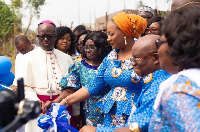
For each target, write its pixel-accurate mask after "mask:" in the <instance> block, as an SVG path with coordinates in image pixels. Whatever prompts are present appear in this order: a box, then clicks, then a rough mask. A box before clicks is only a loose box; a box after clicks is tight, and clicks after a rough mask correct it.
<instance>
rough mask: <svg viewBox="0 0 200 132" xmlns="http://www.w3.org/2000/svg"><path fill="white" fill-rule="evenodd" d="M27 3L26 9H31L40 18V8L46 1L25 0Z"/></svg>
mask: <svg viewBox="0 0 200 132" xmlns="http://www.w3.org/2000/svg"><path fill="white" fill-rule="evenodd" d="M25 1H26V2H27V5H26V7H27V8H31V9H32V11H33V13H34V15H37V17H38V18H39V14H40V7H41V6H42V5H44V4H45V0H25Z"/></svg>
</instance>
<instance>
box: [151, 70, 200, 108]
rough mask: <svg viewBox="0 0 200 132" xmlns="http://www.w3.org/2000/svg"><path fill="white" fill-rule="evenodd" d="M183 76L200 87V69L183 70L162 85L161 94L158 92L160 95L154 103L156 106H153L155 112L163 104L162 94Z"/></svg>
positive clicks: (160, 87)
mask: <svg viewBox="0 0 200 132" xmlns="http://www.w3.org/2000/svg"><path fill="white" fill-rule="evenodd" d="M181 75H183V76H185V77H188V78H190V79H191V80H192V81H194V82H195V83H196V84H197V85H198V86H200V79H199V75H200V69H198V68H191V69H187V70H183V71H180V72H178V73H177V74H174V75H172V76H171V77H170V78H168V79H167V80H165V81H164V82H162V83H161V84H160V86H159V92H158V95H157V97H156V100H155V103H154V106H153V108H154V110H156V109H157V108H159V106H160V104H161V100H162V94H163V92H164V90H165V89H167V88H168V87H169V86H170V85H173V83H174V82H175V81H176V80H177V79H178V77H179V76H181ZM172 90H173V89H172ZM168 93H169V94H170V93H171V92H168Z"/></svg>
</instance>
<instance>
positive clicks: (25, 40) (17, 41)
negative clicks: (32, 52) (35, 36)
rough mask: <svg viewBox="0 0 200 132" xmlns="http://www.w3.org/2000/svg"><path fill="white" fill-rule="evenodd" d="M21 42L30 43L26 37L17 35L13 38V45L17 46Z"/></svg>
mask: <svg viewBox="0 0 200 132" xmlns="http://www.w3.org/2000/svg"><path fill="white" fill-rule="evenodd" d="M21 41H23V42H25V43H30V41H29V39H28V37H27V36H26V35H18V36H16V37H15V45H18V44H19V43H20V42H21Z"/></svg>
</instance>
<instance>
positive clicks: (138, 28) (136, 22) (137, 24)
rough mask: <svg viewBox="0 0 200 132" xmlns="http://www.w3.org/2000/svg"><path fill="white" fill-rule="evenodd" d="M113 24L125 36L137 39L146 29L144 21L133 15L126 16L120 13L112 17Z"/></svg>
mask: <svg viewBox="0 0 200 132" xmlns="http://www.w3.org/2000/svg"><path fill="white" fill-rule="evenodd" d="M113 20H114V22H115V23H116V24H117V26H118V27H119V28H120V29H121V30H122V32H124V33H125V34H126V35H127V36H129V37H131V38H139V36H140V34H142V33H144V31H145V29H146V27H147V21H146V19H144V18H142V17H141V16H139V15H135V14H126V13H124V12H121V13H119V14H117V15H116V16H114V17H113Z"/></svg>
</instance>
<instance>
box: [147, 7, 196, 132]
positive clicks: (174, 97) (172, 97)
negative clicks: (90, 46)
mask: <svg viewBox="0 0 200 132" xmlns="http://www.w3.org/2000/svg"><path fill="white" fill-rule="evenodd" d="M199 11H200V7H198V6H196V5H187V6H185V7H182V8H180V9H177V10H175V11H173V12H172V13H171V14H170V15H169V16H168V17H167V19H166V21H165V22H164V25H163V29H162V32H163V35H162V37H161V39H160V40H157V47H158V48H159V49H158V54H159V56H160V62H161V67H162V68H163V69H164V70H166V71H167V72H169V73H176V74H174V75H172V76H171V77H170V78H168V79H167V80H166V81H165V82H163V83H162V84H161V85H160V91H159V93H158V96H157V98H156V101H155V105H154V109H155V113H154V114H153V116H152V118H151V121H150V124H149V131H150V132H154V131H162V132H174V131H178V132H183V131H188V132H189V131H192V132H197V131H198V132H199V131H200V114H199V113H200V78H199V75H200V52H199V51H200V36H199V34H200V13H199Z"/></svg>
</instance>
